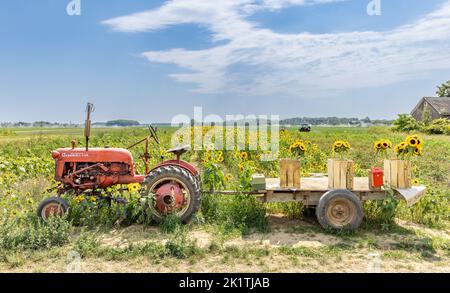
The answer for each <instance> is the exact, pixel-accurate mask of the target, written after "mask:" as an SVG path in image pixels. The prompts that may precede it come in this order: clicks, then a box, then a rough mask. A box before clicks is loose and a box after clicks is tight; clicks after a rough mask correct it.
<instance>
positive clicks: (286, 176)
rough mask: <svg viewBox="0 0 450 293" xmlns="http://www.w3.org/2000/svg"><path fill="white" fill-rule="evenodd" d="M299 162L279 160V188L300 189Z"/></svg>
mask: <svg viewBox="0 0 450 293" xmlns="http://www.w3.org/2000/svg"><path fill="white" fill-rule="evenodd" d="M300 186H301V185H300V161H296V160H289V159H281V160H280V187H281V188H296V189H300Z"/></svg>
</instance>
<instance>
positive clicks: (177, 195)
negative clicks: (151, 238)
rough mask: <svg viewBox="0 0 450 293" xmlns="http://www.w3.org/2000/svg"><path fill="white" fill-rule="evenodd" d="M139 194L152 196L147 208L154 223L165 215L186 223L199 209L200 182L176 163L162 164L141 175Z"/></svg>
mask: <svg viewBox="0 0 450 293" xmlns="http://www.w3.org/2000/svg"><path fill="white" fill-rule="evenodd" d="M143 195H144V196H146V197H151V198H152V199H153V200H151V201H150V204H149V208H150V211H151V213H152V218H153V220H154V221H155V222H157V223H159V222H160V221H161V220H162V219H163V217H164V216H166V215H168V214H175V215H177V216H178V217H179V218H180V220H181V222H183V223H188V222H189V221H190V220H191V219H192V217H193V216H194V215H195V213H197V211H198V210H199V208H200V199H201V194H200V182H199V181H198V179H197V178H196V177H194V176H193V175H192V174H191V173H190V172H188V171H187V170H185V169H183V168H180V167H178V166H163V167H160V168H157V169H155V170H153V171H152V172H150V173H149V174H148V175H147V177H146V178H145V182H144V193H143Z"/></svg>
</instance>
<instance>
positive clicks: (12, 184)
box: [0, 127, 450, 272]
mask: <svg viewBox="0 0 450 293" xmlns="http://www.w3.org/2000/svg"><path fill="white" fill-rule="evenodd" d="M206 130H208V129H204V131H206ZM174 132H175V129H172V128H161V129H160V130H159V131H158V134H159V136H160V139H161V143H162V149H159V148H157V146H156V145H154V144H152V146H153V148H152V149H151V156H152V159H151V165H154V164H156V163H157V162H158V161H159V160H160V156H161V155H163V154H164V150H167V149H169V148H170V141H171V137H172V135H173V133H174ZM146 135H148V133H147V131H146V129H140V128H130V129H123V128H111V129H109V128H98V129H97V128H95V129H93V134H92V137H91V146H99V147H101V146H106V145H108V146H111V147H127V146H129V145H131V144H133V143H134V142H136V141H138V140H140V139H142V138H143V137H145V136H146ZM405 136H406V134H402V133H393V132H391V131H390V130H389V129H388V128H384V127H372V128H335V127H326V128H325V127H324V128H314V129H313V131H312V132H311V133H299V132H297V131H296V129H287V130H283V131H281V132H280V153H279V156H280V157H291V156H292V155H291V154H290V152H289V147H290V146H291V145H292V144H293V143H294V142H296V141H299V140H301V141H302V142H304V144H305V145H306V148H307V150H306V152H305V156H304V157H303V158H302V159H301V162H302V176H309V174H311V173H325V172H326V170H327V169H326V162H327V159H328V158H329V157H330V156H331V155H332V154H331V146H332V145H333V143H334V142H335V141H336V140H345V141H348V142H349V143H350V144H351V150H350V152H349V154H348V158H350V159H352V160H354V161H355V175H356V176H367V175H368V169H369V168H370V167H372V166H381V161H382V158H381V157H380V156H377V155H376V153H375V150H374V148H373V143H374V142H375V141H377V140H379V139H389V140H391V141H392V142H393V143H394V144H397V143H400V142H401V141H403V140H404V138H405ZM421 137H422V138H423V139H424V141H425V146H424V148H423V156H421V157H417V158H414V159H413V173H414V179H417V180H418V181H419V182H420V184H424V185H426V186H427V195H426V196H425V197H423V198H422V199H421V200H420V202H419V203H417V204H416V205H414V206H413V207H406V205H405V204H404V203H403V202H399V201H396V200H394V199H392V198H388V199H387V200H385V201H384V202H368V203H366V204H365V206H364V209H365V215H366V217H365V219H364V222H363V225H362V227H361V228H360V229H359V230H358V231H354V232H346V231H341V232H336V231H325V230H323V229H322V228H321V227H320V225H319V224H318V223H317V221H316V220H315V217H314V216H313V215H311V211H310V210H307V209H304V208H303V207H302V206H301V205H300V204H281V203H270V204H262V203H259V202H258V201H257V200H256V199H255V198H254V197H249V196H245V195H239V196H219V195H214V194H212V195H205V196H204V198H203V201H202V206H201V212H200V213H198V215H197V216H196V217H195V218H194V220H193V221H192V223H191V224H189V225H187V226H182V225H180V224H179V222H178V221H177V219H176V218H174V217H167V218H166V219H164V221H163V222H162V223H161V224H159V225H155V224H154V223H152V222H151V220H150V219H149V217H148V216H147V215H146V213H145V210H143V209H142V208H141V207H140V205H139V197H138V195H137V194H136V193H133V192H131V191H130V192H125V194H124V196H125V197H126V198H127V199H128V204H126V205H119V204H114V205H113V206H112V207H111V208H106V207H101V206H100V205H99V204H98V203H97V202H96V201H94V200H92V201H91V200H90V199H88V198H71V197H67V199H68V201H69V202H70V204H71V208H70V212H69V215H68V216H67V218H65V219H52V220H51V221H49V223H47V224H43V223H41V222H40V221H39V220H38V219H37V216H36V213H35V210H36V208H37V206H38V205H39V202H40V201H41V200H42V199H44V198H46V197H49V196H51V192H47V191H46V190H47V189H48V188H50V187H52V186H54V181H53V178H52V177H53V173H54V161H53V159H52V158H51V156H50V151H51V150H53V149H56V148H59V147H64V146H65V147H67V146H70V141H71V140H72V139H77V141H78V142H79V143H78V144H79V146H82V145H83V143H82V142H83V137H82V129H3V130H2V129H0V213H1V220H0V221H1V222H0V271H2V272H65V271H71V270H72V269H73V255H76V256H80V257H81V262H80V267H79V268H78V269H79V270H81V271H82V272H100V271H105V272H367V271H375V272H377V271H382V272H450V202H449V201H450V171H449V170H450V137H449V136H432V135H421ZM180 139H182V138H180ZM249 139H251V138H249ZM132 153H133V155H134V158H135V161H136V162H137V168H138V170H140V172H141V173H142V172H143V170H144V169H143V168H144V165H143V164H142V162H140V161H138V159H137V158H138V157H139V154H140V153H142V147H137V148H135V149H133V150H132ZM262 154H263V152H261V151H221V150H214V149H212V148H211V149H208V150H204V151H190V152H188V153H187V154H185V155H184V156H183V158H184V159H185V160H187V161H190V162H192V163H193V164H194V165H196V166H197V167H198V168H199V169H200V170H201V171H202V174H204V176H203V178H202V180H203V188H204V189H211V188H214V189H215V190H218V189H232V190H239V191H243V192H244V191H245V190H248V185H249V180H250V176H251V174H254V173H263V174H265V175H266V176H267V177H270V176H272V177H276V176H277V174H278V170H279V169H278V168H279V166H278V163H277V162H263V161H261V160H260V159H259V158H260V156H261V155H262ZM111 192H112V193H114V192H115V191H114V190H111Z"/></svg>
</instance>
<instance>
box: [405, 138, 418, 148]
mask: <svg viewBox="0 0 450 293" xmlns="http://www.w3.org/2000/svg"><path fill="white" fill-rule="evenodd" d="M418 142H419V138H418V137H417V136H416V135H411V136H408V137H407V138H406V143H407V144H408V145H409V146H411V147H416V146H417V144H418Z"/></svg>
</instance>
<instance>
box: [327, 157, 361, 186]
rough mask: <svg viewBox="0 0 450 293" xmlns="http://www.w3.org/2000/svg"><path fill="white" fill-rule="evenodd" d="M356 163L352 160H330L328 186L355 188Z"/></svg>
mask: <svg viewBox="0 0 450 293" xmlns="http://www.w3.org/2000/svg"><path fill="white" fill-rule="evenodd" d="M354 177H355V172H354V163H353V161H350V160H336V159H329V160H328V188H329V189H348V190H353V185H354V184H353V181H354Z"/></svg>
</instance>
